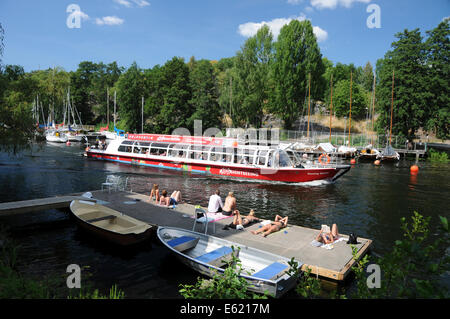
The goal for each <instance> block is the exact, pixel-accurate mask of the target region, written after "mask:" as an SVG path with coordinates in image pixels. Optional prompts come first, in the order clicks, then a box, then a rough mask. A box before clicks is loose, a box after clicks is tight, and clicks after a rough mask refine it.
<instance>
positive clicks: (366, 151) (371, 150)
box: [358, 74, 380, 161]
mask: <svg viewBox="0 0 450 319" xmlns="http://www.w3.org/2000/svg"><path fill="white" fill-rule="evenodd" d="M375 87H376V74H374V76H373V90H372V131H373V129H374V112H375ZM378 154H380V151H379V150H377V149H376V148H375V147H373V137H372V143H370V144H368V145H366V146H365V147H364V148H363V149H362V150H361V151H360V153H359V157H358V159H359V160H371V161H373V160H375V159H376V158H377V156H378Z"/></svg>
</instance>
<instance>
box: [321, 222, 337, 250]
mask: <svg viewBox="0 0 450 319" xmlns="http://www.w3.org/2000/svg"><path fill="white" fill-rule="evenodd" d="M327 227H328V226H327ZM337 239H339V232H338V227H337V225H336V224H333V226H331V231H329V227H328V231H326V230H325V228H324V227H322V229H321V230H320V232H319V234H318V235H317V237H316V241H318V242H319V243H324V244H325V245H327V244H331V243H333V242H334V241H335V240H337Z"/></svg>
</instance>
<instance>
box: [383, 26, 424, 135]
mask: <svg viewBox="0 0 450 319" xmlns="http://www.w3.org/2000/svg"><path fill="white" fill-rule="evenodd" d="M395 36H396V37H397V38H398V41H396V42H393V43H392V48H393V49H392V50H391V51H388V52H387V53H386V54H385V57H384V59H379V60H378V61H377V80H378V83H377V90H376V94H377V107H378V113H379V117H378V120H377V126H378V131H379V132H383V131H384V132H386V133H388V132H389V130H390V117H391V92H392V77H393V72H395V73H394V104H393V121H392V122H393V126H392V134H393V135H403V136H407V137H408V138H412V137H413V136H414V134H415V132H416V131H417V129H418V128H420V127H421V126H422V125H423V123H424V119H425V118H426V108H425V105H426V104H427V100H428V99H429V97H430V93H429V90H428V87H427V83H426V82H427V76H426V73H427V68H428V67H427V66H426V59H425V57H426V55H425V46H424V43H423V42H422V36H421V34H420V32H419V29H415V30H412V31H408V30H405V31H403V32H400V33H397V34H396V35H395Z"/></svg>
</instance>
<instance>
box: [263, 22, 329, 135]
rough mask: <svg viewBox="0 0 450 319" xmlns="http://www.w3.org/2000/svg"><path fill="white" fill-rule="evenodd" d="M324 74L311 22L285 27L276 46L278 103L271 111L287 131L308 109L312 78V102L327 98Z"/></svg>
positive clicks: (276, 94)
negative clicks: (325, 96) (309, 85)
mask: <svg viewBox="0 0 450 319" xmlns="http://www.w3.org/2000/svg"><path fill="white" fill-rule="evenodd" d="M324 71H325V69H324V65H323V62H322V54H321V53H320V49H319V46H318V44H317V39H316V37H315V35H314V33H313V28H312V25H311V22H310V21H309V20H304V21H298V20H292V21H291V22H290V23H289V24H287V25H285V26H283V28H281V31H280V34H279V36H278V41H277V42H275V59H274V63H273V80H274V89H275V99H276V100H275V101H274V104H273V106H272V108H271V109H272V111H273V112H274V113H276V114H278V115H279V116H280V117H281V118H282V119H283V120H284V126H285V128H288V129H289V128H291V127H292V124H293V123H294V121H295V120H296V119H297V117H298V115H299V114H300V113H302V108H303V107H305V103H304V102H305V98H306V97H307V95H308V79H309V75H308V74H311V96H312V98H313V99H318V98H320V97H321V96H323V92H322V90H323V88H324V85H323V83H322V81H323V77H322V74H323V73H324ZM306 108H307V105H306Z"/></svg>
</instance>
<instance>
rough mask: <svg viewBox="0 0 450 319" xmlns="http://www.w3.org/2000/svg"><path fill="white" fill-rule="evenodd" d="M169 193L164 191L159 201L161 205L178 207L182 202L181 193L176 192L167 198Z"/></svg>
mask: <svg viewBox="0 0 450 319" xmlns="http://www.w3.org/2000/svg"><path fill="white" fill-rule="evenodd" d="M167 194H168V193H167V191H166V190H163V191H162V192H161V198H160V200H159V205H163V206H170V205H178V203H180V202H181V192H180V191H174V192H173V193H172V195H170V197H169V196H167Z"/></svg>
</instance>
